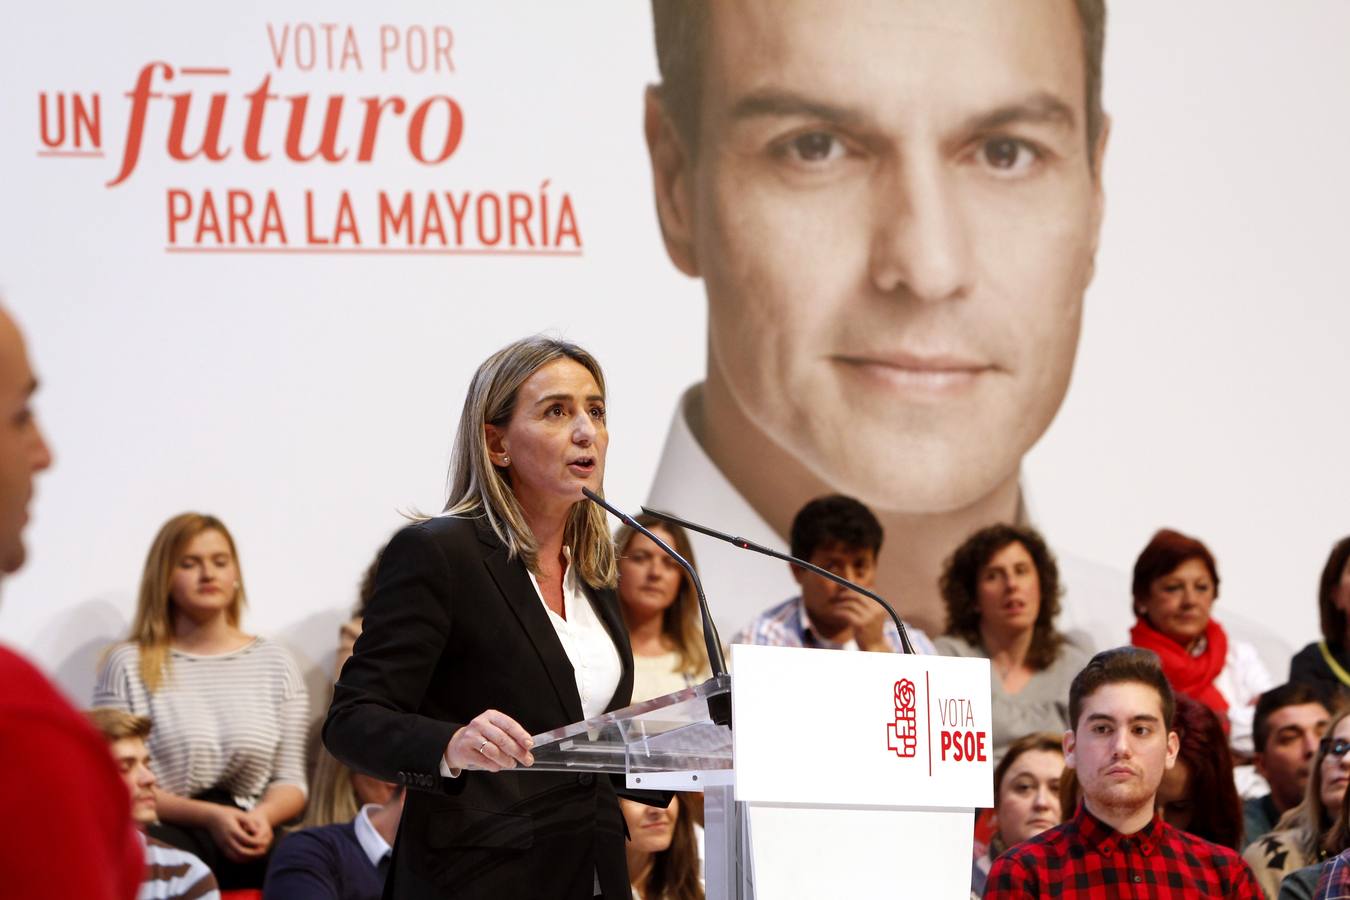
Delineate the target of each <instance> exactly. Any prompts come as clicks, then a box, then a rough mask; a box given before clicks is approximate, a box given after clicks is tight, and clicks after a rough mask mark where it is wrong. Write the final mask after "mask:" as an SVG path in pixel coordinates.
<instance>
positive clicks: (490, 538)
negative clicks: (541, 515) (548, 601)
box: [475, 519, 582, 725]
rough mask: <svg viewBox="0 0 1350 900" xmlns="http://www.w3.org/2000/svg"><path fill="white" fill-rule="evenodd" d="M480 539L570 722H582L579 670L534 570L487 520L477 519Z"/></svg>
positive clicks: (500, 587) (491, 571) (499, 586)
mask: <svg viewBox="0 0 1350 900" xmlns="http://www.w3.org/2000/svg"><path fill="white" fill-rule="evenodd" d="M475 524H476V525H477V527H478V538H479V540H480V541H482V542H483V544H485V545H486V546H487V548H488V552H487V554H486V555H485V556H484V558H483V563H484V565H486V566H487V570H488V574H489V575H490V576H492V580H493V581H494V582H496V584H497V590H499V591H501V593H502V596H503V597H505V598H506V604H507V606H509V607H510V609H511V611H512V612H513V613H514V614H515V616H516V619H517V620H518V621H519V622H520V627H521V628H523V629H525V634H526V635H527V636H528V637H529V639H530V643H532V644H533V645H534V650H535V652H536V653H538V654H539V659H540V660H541V661H543V663H544V669H545V670H546V671H547V672H548V677H549V681H550V682H551V683H552V684H553V691H554V693H555V694H557V696H558V702H559V704H561V706H562V708H563V710H564V711H565V712H566V713H567V724H569V725H570V724H571V723H572V722H579V721H581V718H582V712H581V696H580V695H579V694H578V693H577V678H576V672H575V671H574V670H573V669H572V663H571V661H570V660H568V658H567V651H566V650H564V649H563V645H562V642H561V641H559V640H558V633H557V632H556V631H555V630H554V629H553V623H552V622H550V621H549V618H548V612H547V611H546V610H545V609H544V604H542V603H540V602H539V593H538V591H536V590H535V587H534V582H533V581H531V579H530V573H529V572H528V571H527V570H526V569H525V564H524V563H522V562H521V561H520V560H519V559H507V556H506V547H505V546H504V545H503V544H502V542H501V541H499V540H498V539H497V535H496V534H494V533H493V531H492V526H490V525H489V524H488V523H487V521H486V520H485V519H477V520H476V521H475Z"/></svg>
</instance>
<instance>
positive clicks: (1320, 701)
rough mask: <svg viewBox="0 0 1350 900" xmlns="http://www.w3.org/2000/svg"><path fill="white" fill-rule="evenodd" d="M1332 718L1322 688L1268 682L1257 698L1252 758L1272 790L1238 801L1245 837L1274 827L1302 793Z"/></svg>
mask: <svg viewBox="0 0 1350 900" xmlns="http://www.w3.org/2000/svg"><path fill="white" fill-rule="evenodd" d="M1330 718H1331V711H1330V709H1329V708H1328V706H1327V703H1326V700H1325V699H1324V696H1323V694H1322V692H1321V691H1319V690H1318V689H1317V688H1314V687H1312V686H1311V685H1308V684H1300V683H1298V682H1292V681H1291V682H1289V683H1288V684H1282V685H1280V686H1279V687H1275V688H1271V689H1270V690H1268V691H1266V692H1265V693H1264V694H1262V695H1261V697H1260V699H1258V700H1257V701H1256V717H1255V719H1254V720H1253V724H1252V734H1253V736H1254V739H1255V745H1256V756H1255V757H1254V762H1255V763H1256V771H1257V772H1259V773H1260V775H1261V777H1262V778H1264V779H1265V780H1266V783H1267V784H1269V785H1270V793H1269V794H1266V795H1264V796H1261V797H1252V798H1250V799H1248V800H1246V801H1245V802H1244V803H1243V804H1242V819H1243V831H1244V840H1245V841H1246V843H1248V844H1251V843H1252V842H1253V841H1255V840H1256V839H1257V838H1259V837H1261V836H1262V835H1264V834H1266V833H1267V832H1269V831H1271V830H1273V829H1274V828H1275V823H1276V822H1278V821H1279V819H1280V816H1282V815H1284V814H1285V813H1286V812H1288V811H1289V810H1291V809H1293V808H1294V807H1295V806H1297V805H1298V804H1299V801H1301V800H1302V799H1303V794H1304V792H1305V791H1306V790H1307V789H1308V773H1309V772H1310V771H1311V766H1312V759H1313V756H1314V755H1315V754H1316V753H1317V742H1318V741H1319V740H1321V738H1322V734H1323V733H1324V732H1325V731H1326V730H1327V722H1328V721H1329V720H1330Z"/></svg>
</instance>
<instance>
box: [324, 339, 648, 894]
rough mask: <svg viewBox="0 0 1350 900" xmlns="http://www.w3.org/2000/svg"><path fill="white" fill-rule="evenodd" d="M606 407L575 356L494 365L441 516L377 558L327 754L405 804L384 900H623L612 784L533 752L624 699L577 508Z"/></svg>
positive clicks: (548, 344)
mask: <svg viewBox="0 0 1350 900" xmlns="http://www.w3.org/2000/svg"><path fill="white" fill-rule="evenodd" d="M604 394H605V384H604V375H603V373H602V372H601V370H600V366H599V364H598V363H597V362H596V361H595V360H594V358H592V357H591V356H590V354H588V353H586V352H585V351H584V350H582V349H581V348H579V347H576V346H575V345H572V344H567V343H565V342H561V341H554V340H548V339H544V338H529V339H526V340H523V341H518V342H516V343H515V344H512V345H510V346H508V347H506V348H504V349H502V350H500V351H498V352H497V353H496V354H494V355H493V356H492V357H491V358H489V359H488V360H487V361H486V362H484V363H483V364H482V365H481V366H480V367H479V369H478V372H477V373H476V374H475V375H474V379H473V382H472V384H471V386H470V390H469V396H468V398H467V399H466V401H465V405H464V414H463V417H462V418H461V421H460V427H459V433H458V435H457V437H456V440H455V450H454V460H453V462H452V464H451V471H452V477H451V482H452V490H451V497H450V501H449V503H448V504H447V507H446V512H445V513H443V514H442V515H440V516H437V517H435V518H429V519H426V520H424V521H420V522H417V523H416V524H413V525H410V526H408V527H407V528H405V529H403V530H402V531H401V532H399V533H398V534H397V535H395V537H394V539H393V540H392V541H391V542H390V544H389V546H388V548H387V549H386V550H385V552H384V556H383V559H382V560H381V562H380V566H379V571H378V574H377V576H376V584H375V593H374V596H373V597H372V598H371V601H370V604H369V606H368V608H367V610H366V617H365V624H364V630H363V632H362V634H361V637H360V638H359V639H358V640H357V642H356V647H355V652H354V653H353V655H352V658H351V660H350V661H349V662H348V663H347V664H346V666H345V667H344V668H343V670H342V677H341V679H340V680H339V681H338V683H337V685H336V687H335V690H334V696H333V703H332V707H331V708H330V709H329V712H328V719H327V721H326V722H325V723H324V732H323V735H324V742H325V743H326V744H327V746H328V748H329V750H331V751H332V752H333V755H334V756H336V757H338V759H340V760H342V761H343V762H345V763H346V764H347V765H349V766H351V767H352V768H353V769H355V770H357V771H361V772H366V773H368V774H370V775H373V776H375V777H377V778H383V779H385V780H389V781H396V782H399V783H402V784H406V785H407V786H408V787H409V788H410V791H409V793H408V799H407V806H406V808H405V810H404V813H403V822H402V825H401V827H400V829H399V834H398V838H397V840H396V842H395V845H394V851H393V862H392V867H391V870H390V875H389V880H388V882H387V885H386V893H385V896H386V897H418V898H421V897H428V898H430V897H452V896H453V897H457V898H492V900H498V898H504V897H510V898H518V897H539V898H569V900H570V898H590V897H593V896H604V897H606V898H613V900H620V898H622V900H628V898H629V896H630V895H629V885H628V875H627V870H626V863H625V855H624V825H623V817H622V815H621V813H620V811H619V806H618V802H617V799H616V795H615V792H614V789H613V787H612V786H611V784H610V782H609V780H608V779H606V778H599V779H597V778H594V777H592V776H591V775H586V774H581V775H578V774H559V773H547V772H531V771H529V770H528V768H527V767H528V766H529V765H530V764H531V763H532V762H533V757H532V756H531V755H530V739H529V735H531V734H537V733H539V732H542V731H547V730H550V729H553V728H557V727H559V726H561V725H565V724H567V723H569V722H575V721H577V720H580V719H582V718H585V717H586V716H587V715H591V714H595V713H598V712H600V711H602V710H609V709H617V708H619V707H622V706H625V705H627V703H628V697H629V692H630V690H631V688H632V682H633V659H632V653H631V650H630V649H629V644H628V638H627V635H626V632H625V630H624V627H623V622H622V618H621V616H620V613H619V606H618V600H617V597H616V595H615V592H614V584H615V581H616V567H615V557H614V548H613V545H612V544H611V542H610V540H609V537H608V530H607V529H606V527H605V521H604V518H603V512H602V511H601V510H599V509H598V508H597V507H596V506H594V505H593V504H591V503H589V502H587V501H586V500H585V499H584V498H583V497H582V494H581V488H582V487H589V488H591V489H592V490H594V491H596V492H599V491H600V490H601V486H602V484H603V476H604V464H605V449H606V446H607V444H608V433H607V430H606V425H605V410H604V402H605V401H604ZM575 661H579V663H578V664H577V665H574V662H575Z"/></svg>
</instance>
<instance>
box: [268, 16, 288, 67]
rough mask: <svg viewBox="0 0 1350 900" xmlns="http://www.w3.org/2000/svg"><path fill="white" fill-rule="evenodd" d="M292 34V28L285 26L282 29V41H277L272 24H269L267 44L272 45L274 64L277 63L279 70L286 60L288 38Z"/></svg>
mask: <svg viewBox="0 0 1350 900" xmlns="http://www.w3.org/2000/svg"><path fill="white" fill-rule="evenodd" d="M290 33H291V26H289V25H283V26H282V27H281V40H280V41H278V40H277V39H276V33H275V32H273V30H272V23H271V22H268V23H267V42H268V43H269V44H271V45H272V62H274V63H276V67H277V68H278V69H280V68H281V64H282V62H283V61H284V60H285V58H286V52H285V51H286V38H287V37H288V36H289V35H290Z"/></svg>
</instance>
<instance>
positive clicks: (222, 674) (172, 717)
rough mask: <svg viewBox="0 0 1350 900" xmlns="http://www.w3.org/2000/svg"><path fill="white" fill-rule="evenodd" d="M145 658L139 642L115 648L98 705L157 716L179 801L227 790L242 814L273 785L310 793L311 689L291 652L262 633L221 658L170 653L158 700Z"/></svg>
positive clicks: (162, 768)
mask: <svg viewBox="0 0 1350 900" xmlns="http://www.w3.org/2000/svg"><path fill="white" fill-rule="evenodd" d="M139 657H140V654H139V651H138V649H137V647H136V645H135V644H121V645H118V646H117V647H115V648H113V650H112V652H110V653H109V654H108V658H107V660H106V661H105V662H104V665H103V668H102V671H101V672H100V673H99V677H98V684H97V685H95V687H94V705H95V706H112V707H116V708H118V709H124V710H126V711H128V712H131V713H135V714H136V715H139V716H148V717H149V718H150V720H151V722H152V723H153V725H154V728H153V730H152V731H151V732H150V740H149V742H148V743H149V746H150V754H151V756H152V757H153V759H154V767H155V775H156V776H157V777H158V779H159V785H160V787H161V788H163V789H164V790H166V791H169V792H170V793H173V794H177V795H178V796H180V797H191V796H194V795H196V794H199V793H201V792H203V791H206V790H208V789H210V788H222V789H224V790H227V791H229V792H230V794H231V795H232V796H233V797H234V799H235V801H236V802H237V803H238V804H239V805H240V806H242V807H244V808H245V809H250V808H252V807H253V805H254V804H255V803H257V802H258V800H259V799H260V798H261V797H262V795H263V792H264V791H266V790H267V788H268V787H270V786H271V785H274V784H292V785H295V786H296V787H298V788H300V790H301V791H304V790H305V733H306V725H307V722H306V719H307V716H308V707H307V701H306V695H305V684H304V681H303V680H302V678H301V676H300V669H299V668H298V667H297V666H296V664H295V660H294V659H292V658H291V655H290V653H288V652H287V651H286V649H285V648H284V647H282V646H281V645H280V644H277V643H273V642H272V641H269V640H267V639H266V638H261V637H260V638H255V639H254V640H253V642H252V643H250V644H248V645H247V646H245V647H241V648H240V649H238V650H235V651H233V652H231V653H222V654H220V655H218V656H198V655H196V654H192V653H183V652H180V651H178V650H173V651H171V653H170V661H169V670H168V673H167V677H166V678H165V680H164V682H163V683H162V684H161V685H160V687H159V689H158V690H157V691H155V692H154V693H153V694H152V693H150V692H149V691H147V690H146V687H145V683H144V682H143V681H142V680H141V673H140V665H139Z"/></svg>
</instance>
